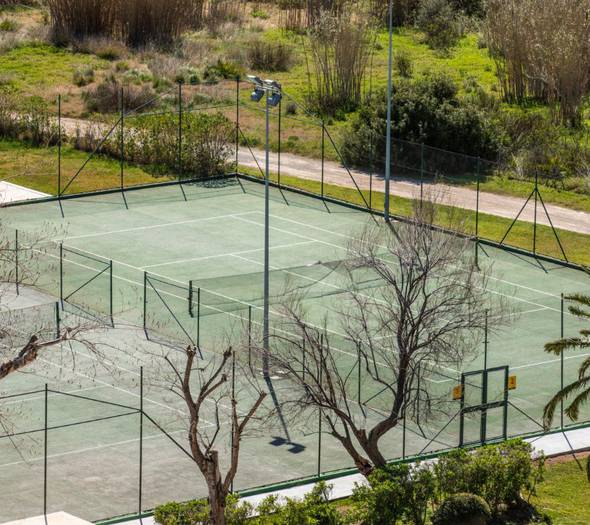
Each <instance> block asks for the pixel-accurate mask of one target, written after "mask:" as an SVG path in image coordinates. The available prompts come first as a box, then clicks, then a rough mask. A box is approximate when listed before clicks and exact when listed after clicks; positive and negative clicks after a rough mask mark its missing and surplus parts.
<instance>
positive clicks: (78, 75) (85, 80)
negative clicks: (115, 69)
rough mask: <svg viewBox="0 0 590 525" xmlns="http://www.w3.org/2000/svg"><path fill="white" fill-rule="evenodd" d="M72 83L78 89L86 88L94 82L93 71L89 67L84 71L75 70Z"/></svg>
mask: <svg viewBox="0 0 590 525" xmlns="http://www.w3.org/2000/svg"><path fill="white" fill-rule="evenodd" d="M73 82H74V84H76V86H78V87H83V86H87V85H88V84H92V82H94V70H93V69H92V68H90V67H86V68H84V69H76V71H74V75H73Z"/></svg>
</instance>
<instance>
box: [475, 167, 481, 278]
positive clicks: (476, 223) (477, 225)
mask: <svg viewBox="0 0 590 525" xmlns="http://www.w3.org/2000/svg"><path fill="white" fill-rule="evenodd" d="M476 177H477V182H476V184H477V186H476V190H475V266H477V267H479V187H480V158H479V157H477V174H476Z"/></svg>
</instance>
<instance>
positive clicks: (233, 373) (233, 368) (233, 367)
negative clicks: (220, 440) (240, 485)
mask: <svg viewBox="0 0 590 525" xmlns="http://www.w3.org/2000/svg"><path fill="white" fill-rule="evenodd" d="M231 400H232V403H231V406H232V410H236V406H235V403H236V352H235V350H233V351H232V359H231ZM235 433H236V427H235V422H234V418H233V417H232V418H231V449H232V450H233V449H234V443H235ZM234 477H235V476H234ZM233 491H234V478H232V480H231V483H230V492H232V493H233Z"/></svg>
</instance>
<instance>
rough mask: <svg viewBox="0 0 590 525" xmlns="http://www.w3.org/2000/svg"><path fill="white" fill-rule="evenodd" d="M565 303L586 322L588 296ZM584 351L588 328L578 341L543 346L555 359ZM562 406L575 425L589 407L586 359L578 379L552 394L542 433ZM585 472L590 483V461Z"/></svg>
mask: <svg viewBox="0 0 590 525" xmlns="http://www.w3.org/2000/svg"><path fill="white" fill-rule="evenodd" d="M566 299H567V300H568V301H571V302H572V303H573V304H571V305H570V306H569V311H570V312H571V313H572V314H573V315H575V316H577V317H579V318H580V319H584V320H588V321H590V296H588V295H582V294H574V295H570V296H568V297H567V298H566ZM588 349H590V327H589V328H587V329H582V330H580V335H579V336H578V337H566V338H563V339H558V340H557V341H551V342H550V343H547V344H546V345H545V352H548V353H550V354H554V355H558V356H560V355H563V354H564V353H565V352H567V351H568V350H577V351H587V350H588ZM562 403H568V406H567V407H565V409H564V412H565V414H566V415H567V416H568V417H569V418H570V419H571V420H572V421H577V420H578V419H579V417H580V409H581V408H582V407H583V406H584V405H588V404H590V357H586V358H585V359H584V360H583V361H582V363H581V364H580V367H579V369H578V377H577V378H576V379H575V380H574V381H572V382H571V383H570V384H569V385H566V386H565V387H564V388H563V389H562V390H560V391H559V392H558V393H557V394H555V395H554V396H553V397H552V398H551V400H550V401H549V403H547V405H546V406H545V410H544V411H543V426H544V427H545V429H546V430H549V429H550V428H551V424H552V423H553V419H554V417H555V411H556V410H557V408H558V407H559V406H560V405H561V404H562ZM586 470H587V474H588V480H589V481H590V459H589V460H588V463H587V466H586Z"/></svg>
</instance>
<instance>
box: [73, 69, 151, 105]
mask: <svg viewBox="0 0 590 525" xmlns="http://www.w3.org/2000/svg"><path fill="white" fill-rule="evenodd" d="M121 88H123V90H122V91H121ZM121 93H122V94H123V106H124V107H125V109H126V110H131V109H136V108H139V107H140V106H141V108H142V109H147V108H149V107H150V106H152V105H153V104H154V102H155V96H156V94H155V92H154V90H153V89H152V88H151V86H149V85H148V84H143V85H141V86H136V85H133V84H126V85H123V84H121V83H120V82H119V81H118V80H116V79H115V78H114V77H112V76H111V77H109V78H107V79H106V80H104V81H103V82H101V83H100V84H98V85H97V86H96V87H94V88H92V89H88V90H87V91H86V92H85V93H84V94H83V95H82V97H83V99H84V105H85V107H86V109H87V110H88V111H90V112H93V113H94V112H97V113H112V112H116V111H118V110H119V104H120V98H121Z"/></svg>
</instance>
